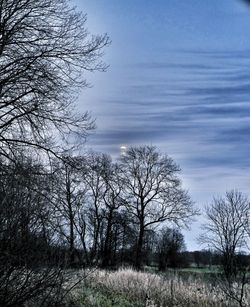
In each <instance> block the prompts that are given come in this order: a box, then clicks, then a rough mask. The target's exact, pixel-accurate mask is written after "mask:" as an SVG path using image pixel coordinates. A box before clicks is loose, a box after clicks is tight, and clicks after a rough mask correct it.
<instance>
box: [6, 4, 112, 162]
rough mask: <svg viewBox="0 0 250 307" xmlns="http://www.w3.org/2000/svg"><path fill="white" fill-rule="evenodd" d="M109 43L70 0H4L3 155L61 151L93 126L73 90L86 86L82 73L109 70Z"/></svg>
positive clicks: (9, 156)
mask: <svg viewBox="0 0 250 307" xmlns="http://www.w3.org/2000/svg"><path fill="white" fill-rule="evenodd" d="M108 43H109V39H108V37H107V36H106V35H103V36H91V35H90V34H89V32H88V30H87V28H86V16H85V15H83V14H81V13H78V12H76V10H75V9H74V8H71V7H70V6H69V1H68V0H0V145H1V146H0V154H1V155H2V156H5V157H7V158H9V159H10V158H12V159H14V157H13V156H14V155H15V150H16V149H18V148H22V147H23V146H29V147H32V148H34V149H35V148H36V149H37V148H38V149H42V150H43V151H44V152H46V153H54V154H58V153H60V149H61V147H60V146H59V144H60V140H62V139H63V140H64V141H65V140H66V139H67V140H71V141H72V139H74V140H75V137H76V136H80V137H83V136H85V134H86V132H87V131H88V129H90V128H91V127H92V126H93V125H92V122H91V119H90V117H89V114H88V113H84V114H76V113H75V112H74V99H75V97H76V96H75V93H76V92H77V88H79V87H86V86H87V82H86V80H85V77H84V76H83V72H86V71H95V70H105V68H106V66H105V64H103V63H102V62H101V61H100V56H101V55H102V50H103V47H104V46H106V45H107V44H108ZM68 143H69V141H68ZM64 144H65V143H64ZM60 145H62V144H60ZM67 148H68V147H67Z"/></svg>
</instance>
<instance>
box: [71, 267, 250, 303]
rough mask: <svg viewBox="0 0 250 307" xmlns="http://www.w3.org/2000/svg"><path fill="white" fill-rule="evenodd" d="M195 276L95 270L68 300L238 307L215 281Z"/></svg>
mask: <svg viewBox="0 0 250 307" xmlns="http://www.w3.org/2000/svg"><path fill="white" fill-rule="evenodd" d="M198 273H199V274H197V272H196V271H195V272H194V275H193V274H192V273H191V274H190V272H188V271H184V272H177V273H176V272H173V271H172V272H167V273H164V274H156V273H148V272H136V271H134V270H132V269H120V270H118V271H104V270H95V271H93V272H91V273H89V274H87V277H86V278H85V279H84V282H83V283H81V284H80V285H79V287H78V288H77V289H76V290H75V292H74V295H73V298H72V300H73V301H74V304H75V306H78V307H80V306H88V307H99V306H100V307H111V306H117V307H132V306H134V307H168V306H172V307H173V306H183V307H192V306H203V307H206V306H207V307H210V306H211V307H212V306H213V307H227V306H231V307H234V306H239V305H238V304H237V303H236V301H234V300H230V299H229V298H228V296H227V295H226V294H225V292H224V291H223V290H222V289H223V287H221V285H220V283H219V282H218V281H216V280H215V279H208V278H206V277H205V275H206V274H202V273H203V272H201V271H198ZM209 273H211V272H209ZM182 274H183V276H182ZM234 290H235V294H236V295H240V288H237V285H234ZM237 291H238V292H237ZM243 303H244V304H243V306H244V307H249V306H250V286H249V284H248V285H247V286H246V288H245V292H244V301H243Z"/></svg>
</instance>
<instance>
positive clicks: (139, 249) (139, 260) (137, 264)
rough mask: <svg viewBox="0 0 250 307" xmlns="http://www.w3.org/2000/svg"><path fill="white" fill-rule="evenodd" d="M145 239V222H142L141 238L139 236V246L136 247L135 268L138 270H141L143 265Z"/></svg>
mask: <svg viewBox="0 0 250 307" xmlns="http://www.w3.org/2000/svg"><path fill="white" fill-rule="evenodd" d="M143 238H144V224H143V221H141V223H140V230H139V236H138V241H137V246H136V256H135V267H136V269H137V270H140V269H141V264H142V247H143Z"/></svg>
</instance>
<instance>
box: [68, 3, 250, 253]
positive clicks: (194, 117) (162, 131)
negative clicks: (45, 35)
mask: <svg viewBox="0 0 250 307" xmlns="http://www.w3.org/2000/svg"><path fill="white" fill-rule="evenodd" d="M73 2H74V3H75V4H76V5H77V7H78V8H79V9H80V10H82V11H83V12H86V13H87V14H88V22H87V25H88V28H89V31H90V32H91V33H97V34H100V33H105V32H107V33H108V35H109V36H110V38H111V40H112V44H111V46H110V47H109V48H108V49H107V50H106V51H105V53H106V54H105V56H104V60H105V61H106V62H107V63H108V64H109V65H110V67H109V69H108V71H107V72H106V73H95V74H92V75H88V76H87V77H88V80H89V81H90V82H91V83H92V85H93V87H92V88H90V89H87V90H84V91H83V92H82V93H81V95H80V97H79V99H78V108H79V109H80V110H82V111H85V110H90V111H91V113H92V115H93V117H95V118H96V124H97V129H96V131H95V133H94V134H93V135H92V136H91V137H90V138H89V141H88V146H89V147H92V148H93V149H94V150H97V151H102V152H106V153H110V154H112V155H113V156H114V157H116V156H118V155H119V147H120V146H121V145H122V144H125V145H128V146H129V145H139V144H152V145H155V146H157V147H158V148H159V149H160V150H161V151H162V152H163V153H167V154H169V155H170V156H171V157H173V158H174V159H175V161H176V162H177V163H178V164H179V165H180V166H181V168H182V178H183V185H184V187H185V188H187V189H188V190H189V192H190V194H191V196H192V198H193V200H194V201H195V202H196V203H197V206H199V207H200V208H203V207H204V206H205V205H207V204H209V203H210V202H211V200H212V197H213V196H218V195H222V194H223V193H224V192H225V191H226V190H229V189H232V188H236V189H239V190H240V191H242V192H244V193H248V192H249V191H250V189H249V183H250V182H249V179H250V178H249V177H250V175H249V174H250V154H249V153H250V142H249V134H250V6H249V7H248V6H247V5H246V4H245V2H244V1H240V0H219V1H218V0H178V1H176V0H154V1H153V0H126V1H123V0H106V1H104V0H74V1H73ZM199 220H200V218H199ZM199 227H200V221H199V222H197V223H195V224H194V225H193V227H192V231H190V232H185V238H186V242H187V246H188V248H189V249H196V248H198V245H197V243H196V239H195V235H196V234H197V233H198V232H199Z"/></svg>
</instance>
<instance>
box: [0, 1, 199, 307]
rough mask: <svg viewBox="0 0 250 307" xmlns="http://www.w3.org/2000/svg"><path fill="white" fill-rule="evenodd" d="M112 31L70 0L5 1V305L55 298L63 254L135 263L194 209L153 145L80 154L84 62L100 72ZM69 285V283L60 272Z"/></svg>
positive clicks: (1, 20)
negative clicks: (164, 229) (114, 155)
mask: <svg viewBox="0 0 250 307" xmlns="http://www.w3.org/2000/svg"><path fill="white" fill-rule="evenodd" d="M109 43H110V41H109V38H108V36H107V35H105V34H104V35H97V36H93V35H90V34H89V32H88V30H87V28H86V16H84V15H82V14H81V13H79V12H77V11H76V10H75V9H74V8H72V7H71V6H70V5H69V1H68V0H0V172H1V177H0V304H1V305H2V306H6V307H7V306H22V305H24V304H25V303H26V302H27V301H29V303H30V304H31V303H32V300H33V301H34V302H35V303H36V305H39V304H40V305H46V304H47V305H49V306H53V305H56V304H57V305H60V302H61V301H62V300H63V298H64V294H63V293H64V292H65V291H63V288H62V283H63V282H64V277H65V274H62V272H61V270H62V268H63V267H65V265H67V266H74V265H92V264H97V265H101V266H103V267H106V266H109V265H113V264H116V263H118V262H119V261H120V262H123V261H125V260H126V261H127V259H128V261H131V262H132V263H133V264H134V265H135V266H136V267H137V268H140V267H141V265H142V262H143V261H144V259H143V255H144V254H145V249H146V245H147V244H150V243H149V242H150V239H151V237H152V236H151V233H153V231H154V227H155V226H158V225H159V224H160V223H163V222H167V221H168V222H173V223H175V224H176V225H179V224H182V223H184V224H185V223H186V222H187V220H188V219H189V217H190V216H192V215H193V214H194V213H195V210H194V209H193V204H192V202H191V200H190V197H189V196H188V194H187V193H186V192H185V191H184V190H183V189H182V187H181V182H180V179H179V177H178V173H179V168H178V166H177V165H176V164H175V163H174V162H173V160H172V159H171V158H169V157H168V156H167V155H162V154H160V153H159V152H158V151H157V150H156V148H154V147H152V146H142V147H136V148H130V149H129V150H128V152H127V154H126V155H124V156H123V157H122V159H121V160H120V161H119V162H117V163H114V162H112V160H111V158H110V157H109V156H107V155H105V154H97V153H88V154H85V155H83V156H79V154H76V153H77V150H78V149H79V147H80V146H81V145H82V144H84V141H85V138H86V135H87V134H88V131H89V130H90V129H92V128H93V127H94V123H93V121H92V120H91V118H90V116H89V114H88V113H84V114H79V113H76V112H74V111H73V110H74V101H75V98H76V94H75V93H77V92H78V89H79V88H80V87H81V88H82V87H86V86H87V85H88V84H87V81H86V79H85V73H86V72H89V71H90V72H91V71H104V70H105V69H106V65H105V64H104V63H103V62H102V61H101V56H102V53H103V50H104V48H105V47H106V46H107V45H108V44H109ZM64 284H65V282H64Z"/></svg>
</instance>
